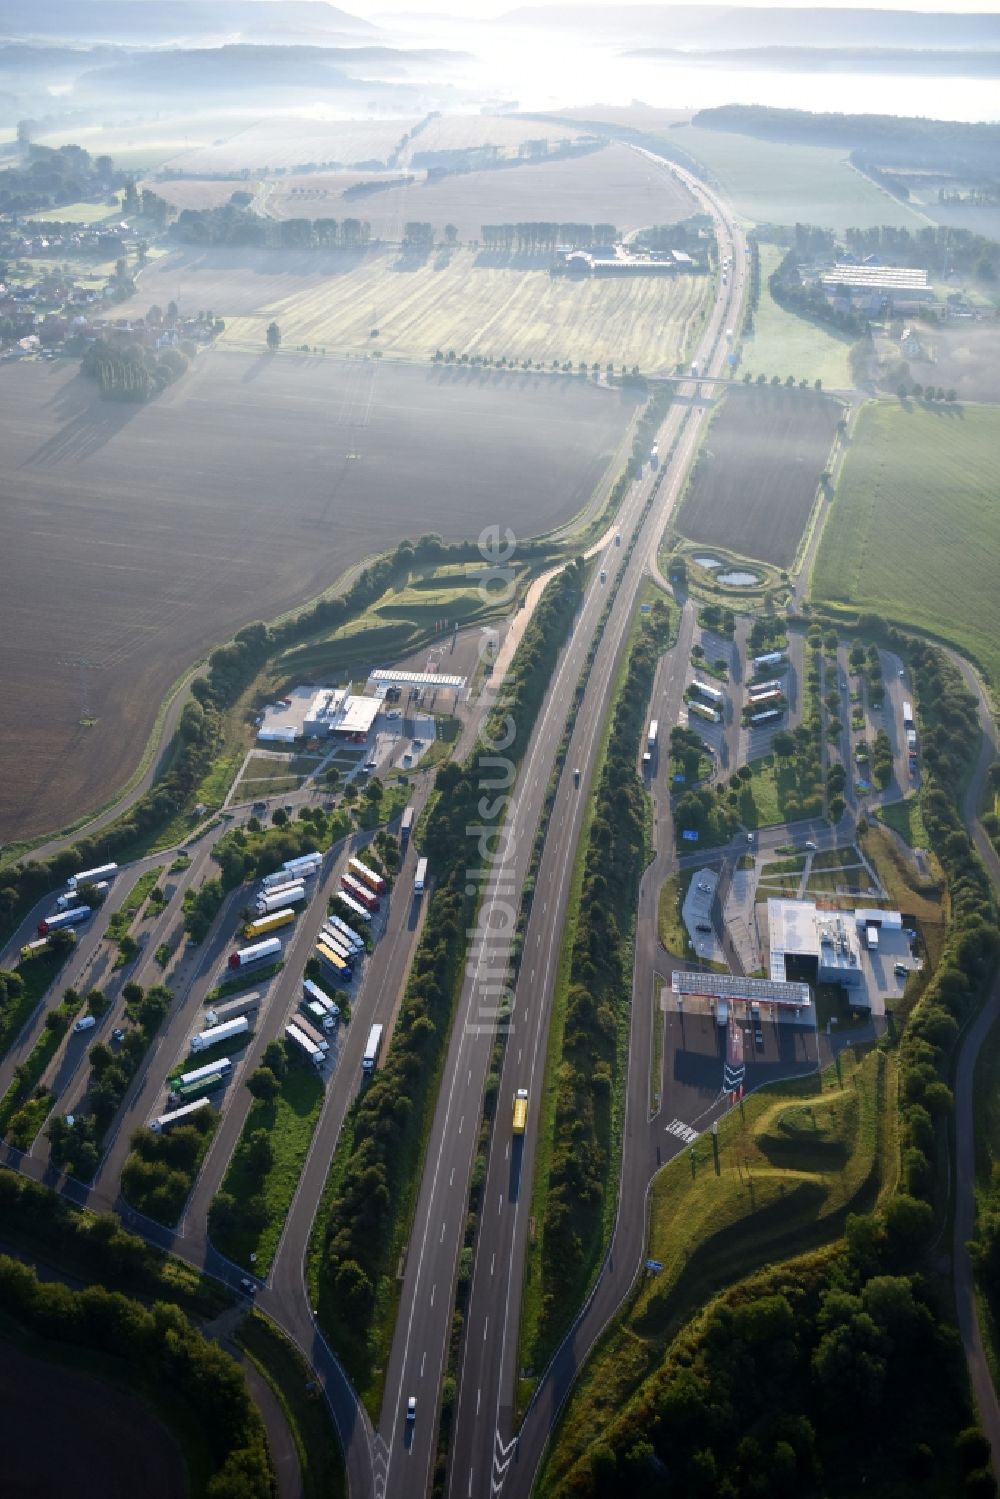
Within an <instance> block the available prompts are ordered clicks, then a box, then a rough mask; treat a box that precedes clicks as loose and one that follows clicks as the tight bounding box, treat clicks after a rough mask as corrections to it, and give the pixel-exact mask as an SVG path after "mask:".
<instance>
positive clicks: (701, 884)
mask: <svg viewBox="0 0 1000 1499" xmlns="http://www.w3.org/2000/svg"><path fill="white" fill-rule="evenodd" d="M698 889H699V890H700V891H701V892H702V894H703V895H711V894H712V886H711V885H710V884H709V883H708V881H707V880H699V881H698Z"/></svg>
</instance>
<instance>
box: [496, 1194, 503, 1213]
mask: <svg viewBox="0 0 1000 1499" xmlns="http://www.w3.org/2000/svg"><path fill="white" fill-rule="evenodd" d="M497 1212H498V1213H502V1212H503V1193H502V1192H501V1193H500V1201H499V1202H498V1203H497Z"/></svg>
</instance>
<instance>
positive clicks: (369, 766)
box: [365, 760, 378, 770]
mask: <svg viewBox="0 0 1000 1499" xmlns="http://www.w3.org/2000/svg"><path fill="white" fill-rule="evenodd" d="M365 770H378V761H377V760H366V761H365Z"/></svg>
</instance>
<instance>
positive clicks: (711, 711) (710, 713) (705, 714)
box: [688, 701, 722, 723]
mask: <svg viewBox="0 0 1000 1499" xmlns="http://www.w3.org/2000/svg"><path fill="white" fill-rule="evenodd" d="M688 712H689V713H697V715H698V717H699V718H707V719H708V722H709V723H721V722H722V714H721V713H720V712H719V710H718V708H709V707H708V705H707V704H706V703H697V702H694V701H692V702H690V703H688Z"/></svg>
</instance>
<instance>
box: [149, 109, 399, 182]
mask: <svg viewBox="0 0 1000 1499" xmlns="http://www.w3.org/2000/svg"><path fill="white" fill-rule="evenodd" d="M322 113H323V111H322V109H319V110H317V111H315V112H314V114H315V115H322ZM416 123H417V121H416V119H411V120H335V119H323V118H316V117H313V116H312V115H310V114H308V113H306V114H291V113H289V114H272V115H270V116H268V117H267V118H266V119H263V120H262V119H260V118H259V116H255V117H253V118H251V119H247V118H246V117H243V118H240V117H239V116H237V117H236V118H235V119H234V120H233V119H231V120H230V121H229V122H228V124H226V123H225V122H223V124H222V127H221V128H220V129H218V130H216V131H215V132H214V136H215V138H214V139H210V140H204V139H203V140H202V142H200V143H198V144H196V145H193V146H192V149H190V150H183V149H182V150H175V151H174V152H173V153H172V154H171V155H170V157H169V158H168V162H169V166H170V170H171V171H172V172H181V173H185V172H189V173H192V174H194V175H198V176H201V175H209V174H210V175H213V176H214V175H219V176H222V175H225V176H228V175H229V174H232V175H233V176H238V175H239V174H240V173H241V172H249V173H251V174H253V173H256V172H263V171H267V170H268V169H271V170H273V169H274V168H276V167H278V168H281V169H282V170H283V171H288V170H291V169H293V168H295V167H302V166H306V165H307V164H309V163H315V164H317V165H322V164H329V165H330V166H335V165H339V166H354V165H355V164H360V163H362V162H367V163H368V164H369V165H378V164H381V163H382V162H384V161H385V159H386V158H387V157H388V156H390V155H391V153H392V152H393V151H394V150H395V148H396V146H397V145H398V144H399V142H400V140H401V139H402V137H403V135H404V134H406V132H407V131H409V130H412V128H413V126H414V125H416ZM200 126H201V122H200V119H199V117H198V116H197V115H196V116H195V118H194V122H193V127H192V130H193V131H198V132H199V133H201V134H204V132H202V131H201V128H200Z"/></svg>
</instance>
